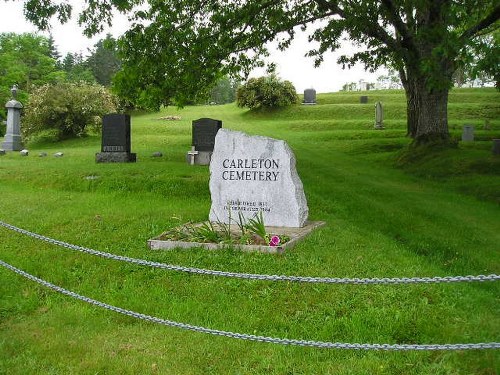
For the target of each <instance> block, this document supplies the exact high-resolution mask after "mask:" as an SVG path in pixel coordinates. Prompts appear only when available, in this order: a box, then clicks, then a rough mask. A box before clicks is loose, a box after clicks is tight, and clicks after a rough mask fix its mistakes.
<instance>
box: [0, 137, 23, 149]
mask: <svg viewBox="0 0 500 375" xmlns="http://www.w3.org/2000/svg"><path fill="white" fill-rule="evenodd" d="M2 148H3V149H4V150H6V151H21V150H22V149H23V143H22V141H21V136H20V135H12V134H6V135H5V137H4V142H3V143H2Z"/></svg>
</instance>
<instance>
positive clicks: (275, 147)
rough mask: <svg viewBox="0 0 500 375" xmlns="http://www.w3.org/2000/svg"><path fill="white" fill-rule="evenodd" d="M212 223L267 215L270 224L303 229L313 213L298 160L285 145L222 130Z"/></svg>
mask: <svg viewBox="0 0 500 375" xmlns="http://www.w3.org/2000/svg"><path fill="white" fill-rule="evenodd" d="M210 194H211V197H212V206H211V209H210V215H209V220H210V221H214V222H217V221H219V222H224V223H229V222H230V220H237V219H238V215H239V214H240V213H241V214H242V215H243V217H244V218H245V219H247V220H248V219H251V218H254V217H255V216H256V214H258V213H259V212H262V215H263V219H264V224H265V225H266V226H275V227H303V226H304V224H305V223H306V220H307V216H308V212H309V209H308V207H307V201H306V197H305V194H304V189H303V186H302V182H301V180H300V178H299V176H298V174H297V170H296V168H295V156H294V154H293V152H292V150H291V149H290V147H289V146H288V145H287V143H286V142H285V141H283V140H277V139H273V138H268V137H261V136H250V135H247V134H245V133H242V132H238V131H231V130H225V129H221V130H220V131H219V132H218V133H217V137H216V139H215V148H214V153H213V155H212V162H211V163H210Z"/></svg>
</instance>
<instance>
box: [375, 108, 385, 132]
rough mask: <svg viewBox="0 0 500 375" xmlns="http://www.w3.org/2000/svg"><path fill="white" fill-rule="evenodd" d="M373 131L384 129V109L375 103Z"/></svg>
mask: <svg viewBox="0 0 500 375" xmlns="http://www.w3.org/2000/svg"><path fill="white" fill-rule="evenodd" d="M375 129H377V130H381V129H384V109H383V107H382V103H381V102H377V103H375Z"/></svg>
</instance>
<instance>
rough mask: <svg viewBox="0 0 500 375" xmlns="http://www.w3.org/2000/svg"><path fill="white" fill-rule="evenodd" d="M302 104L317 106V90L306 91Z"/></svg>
mask: <svg viewBox="0 0 500 375" xmlns="http://www.w3.org/2000/svg"><path fill="white" fill-rule="evenodd" d="M302 104H306V105H314V104H316V90H315V89H306V90H304V101H303V102H302Z"/></svg>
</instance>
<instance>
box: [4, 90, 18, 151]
mask: <svg viewBox="0 0 500 375" xmlns="http://www.w3.org/2000/svg"><path fill="white" fill-rule="evenodd" d="M11 93H12V99H11V100H9V101H8V102H7V103H6V104H5V108H7V129H6V132H5V137H4V142H3V144H2V147H3V148H4V149H5V150H8V151H20V150H21V149H22V148H23V144H22V141H21V109H22V108H23V105H22V104H21V103H20V102H18V101H17V100H16V97H17V86H16V85H14V86H13V87H12V89H11Z"/></svg>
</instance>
